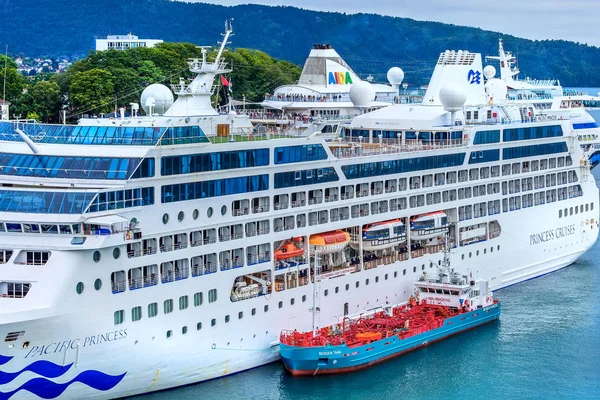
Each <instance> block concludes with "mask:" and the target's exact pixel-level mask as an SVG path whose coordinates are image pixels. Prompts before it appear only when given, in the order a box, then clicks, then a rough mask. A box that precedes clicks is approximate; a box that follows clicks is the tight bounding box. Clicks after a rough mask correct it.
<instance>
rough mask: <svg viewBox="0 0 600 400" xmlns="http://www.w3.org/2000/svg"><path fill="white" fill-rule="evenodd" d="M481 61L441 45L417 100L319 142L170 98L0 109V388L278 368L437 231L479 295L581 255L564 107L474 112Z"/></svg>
mask: <svg viewBox="0 0 600 400" xmlns="http://www.w3.org/2000/svg"><path fill="white" fill-rule="evenodd" d="M482 73H483V68H482V62H481V55H480V54H476V53H469V52H444V53H442V55H441V56H440V59H439V61H438V63H437V65H436V67H435V71H434V73H433V76H432V80H431V82H430V84H429V86H428V88H429V89H428V93H427V96H425V98H424V102H423V104H398V105H392V106H388V107H385V108H382V109H379V110H377V111H374V112H372V113H368V114H364V115H361V116H359V117H357V118H355V119H354V120H353V121H352V122H351V123H349V124H348V125H346V126H345V127H344V129H343V131H342V132H341V134H340V135H339V137H337V138H335V139H334V140H326V137H325V136H323V135H320V134H311V135H298V136H296V135H292V134H289V133H281V134H278V135H273V134H270V133H264V134H261V133H259V132H255V133H250V132H245V131H244V130H235V129H230V130H228V132H226V131H227V130H226V129H221V133H223V132H226V133H225V134H221V135H215V134H209V133H210V132H205V131H204V129H205V127H206V126H211V124H214V125H215V126H216V125H217V123H216V120H215V119H210V117H209V116H206V117H190V116H188V117H186V116H183V115H182V116H175V115H171V114H172V112H171V111H170V110H169V111H167V112H166V113H165V114H166V115H165V116H163V117H154V118H153V120H152V121H153V123H150V124H147V123H145V122H144V121H146V120H147V117H140V119H139V120H138V119H136V118H134V117H132V118H125V117H123V118H117V119H116V120H108V121H104V120H100V119H99V120H93V119H88V120H85V121H82V123H80V124H79V125H77V126H64V125H42V124H37V123H24V122H15V121H2V122H0V141H2V151H1V152H0V175H1V182H2V187H1V188H0V216H1V218H0V221H1V222H0V243H1V245H0V261H1V262H2V264H1V265H0V338H3V340H4V341H3V346H2V349H1V350H0V397H4V398H11V399H22V398H23V399H24V398H31V397H32V396H33V395H38V396H40V397H44V398H55V397H57V396H59V395H60V396H62V397H63V398H74V399H75V398H77V399H78V398H83V397H89V398H114V397H122V396H129V395H134V394H139V393H146V392H151V391H156V390H161V389H166V388H170V387H174V386H179V385H185V384H190V383H195V382H201V381H204V380H208V379H213V378H218V377H222V376H226V375H229V374H233V373H236V372H240V371H243V370H246V369H250V368H253V367H256V366H260V365H263V364H266V363H269V362H272V361H275V360H277V359H278V358H279V334H280V332H281V331H282V330H285V329H298V330H299V331H307V330H310V329H311V328H312V327H313V325H315V326H316V327H323V326H328V325H332V324H335V323H338V322H340V320H341V319H342V318H343V317H344V316H347V315H357V314H360V313H361V312H363V311H364V312H366V311H367V310H372V309H374V308H377V307H385V306H386V305H389V304H399V303H402V302H405V301H407V299H408V297H409V296H410V295H411V293H412V292H413V282H414V281H415V280H416V279H417V278H418V276H420V275H421V274H422V273H423V272H424V271H429V270H430V269H431V271H433V269H432V268H433V265H435V264H441V263H442V261H443V260H444V253H445V247H446V245H448V246H449V247H451V248H452V255H451V258H452V265H453V267H454V268H455V269H456V271H457V273H461V274H467V273H468V274H469V275H472V276H473V278H474V279H476V280H485V281H488V282H489V286H490V289H491V290H496V289H500V288H503V287H506V286H509V285H513V284H516V283H519V282H522V281H524V280H527V279H531V278H535V277H537V276H540V275H543V274H547V273H550V272H553V271H555V270H557V269H560V268H563V267H565V266H568V265H569V264H571V263H572V262H574V261H575V260H577V258H578V257H580V256H581V255H582V254H583V253H584V252H586V251H587V250H588V249H589V248H590V247H591V246H592V245H593V244H594V242H595V241H596V238H597V231H598V218H599V215H598V210H599V205H598V189H597V187H596V183H595V181H594V178H593V176H592V175H591V173H590V166H589V163H587V162H586V159H585V157H584V153H583V150H582V149H581V147H580V146H579V143H578V141H577V134H576V132H575V131H574V129H573V126H572V124H571V121H570V120H568V119H559V118H556V117H554V116H552V115H548V114H546V113H545V112H544V110H540V109H538V108H536V107H535V106H533V105H531V104H523V103H512V102H510V101H507V100H505V99H502V100H500V98H499V97H496V99H497V100H495V101H494V103H493V104H490V103H489V100H488V98H487V97H486V96H487V95H488V92H489V91H488V92H486V90H485V88H484V80H483V77H482ZM211 84H212V82H211ZM207 85H208V82H207ZM492 90H501V89H498V88H495V89H494V88H492ZM184 91H185V90H184ZM357 93H358V95H360V94H361V93H362V94H365V93H367V94H368V91H360V90H359V91H358V92H357ZM196 95H197V91H196V90H190V96H187V97H189V98H188V99H187V100H186V96H185V94H181V93H180V98H179V99H178V101H179V100H181V99H182V97H183V99H182V101H183V100H185V101H186V102H187V103H189V102H190V101H195V100H192V99H194V96H196ZM358 97H360V96H358ZM358 100H360V99H358ZM363 100H365V101H366V102H367V103H368V101H369V99H368V98H367V99H363ZM180 103H181V102H180ZM148 104H152V102H151V101H150V102H148ZM175 104H177V103H175ZM177 114H179V113H177ZM217 117H218V116H215V118H217ZM188 118H189V119H188ZM203 118H207V119H206V120H204V119H203ZM140 121H141V122H140ZM211 121H212V122H211ZM230 121H231V120H230ZM230 123H233V122H230ZM203 124H204V125H203ZM378 226H379V227H380V228H382V227H385V228H386V229H387V233H385V232H379V231H381V229H379V230H378V229H377V227H378ZM386 234H387V235H388V236H387V238H388V239H390V240H389V241H388V242H386V237H385V235H386ZM443 237H447V238H448V240H447V244H446V242H445V241H443V242H442V241H441V239H440V238H443ZM367 241H368V245H367V246H365V245H364V244H365V242H367ZM390 244H391V245H390Z"/></svg>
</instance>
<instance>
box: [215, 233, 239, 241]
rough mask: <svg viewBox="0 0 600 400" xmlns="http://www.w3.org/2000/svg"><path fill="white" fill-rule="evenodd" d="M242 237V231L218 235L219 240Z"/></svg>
mask: <svg viewBox="0 0 600 400" xmlns="http://www.w3.org/2000/svg"><path fill="white" fill-rule="evenodd" d="M243 237H244V234H243V233H232V234H230V235H220V236H219V240H220V241H221V242H227V241H230V240H237V239H242V238H243Z"/></svg>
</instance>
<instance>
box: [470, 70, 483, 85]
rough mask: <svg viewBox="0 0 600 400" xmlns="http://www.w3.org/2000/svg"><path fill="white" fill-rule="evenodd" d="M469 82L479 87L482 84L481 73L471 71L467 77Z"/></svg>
mask: <svg viewBox="0 0 600 400" xmlns="http://www.w3.org/2000/svg"><path fill="white" fill-rule="evenodd" d="M467 80H468V81H469V84H471V85H479V84H481V72H479V71H473V70H470V71H469V74H468V75H467Z"/></svg>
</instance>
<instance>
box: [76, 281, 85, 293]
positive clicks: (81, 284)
mask: <svg viewBox="0 0 600 400" xmlns="http://www.w3.org/2000/svg"><path fill="white" fill-rule="evenodd" d="M83 288H84V285H83V282H79V283H77V285H75V291H76V292H77V294H81V293H83Z"/></svg>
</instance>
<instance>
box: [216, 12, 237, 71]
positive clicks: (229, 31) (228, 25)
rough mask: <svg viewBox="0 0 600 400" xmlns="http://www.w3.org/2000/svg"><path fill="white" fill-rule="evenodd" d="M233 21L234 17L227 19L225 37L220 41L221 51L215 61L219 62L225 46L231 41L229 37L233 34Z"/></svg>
mask: <svg viewBox="0 0 600 400" xmlns="http://www.w3.org/2000/svg"><path fill="white" fill-rule="evenodd" d="M232 21H233V18H231V19H230V20H228V21H225V34H223V36H224V38H223V41H222V42H220V45H221V47H220V48H219V52H218V53H217V58H216V59H215V63H218V61H219V60H220V59H221V56H222V55H223V51H224V50H225V46H226V45H227V44H228V43H229V42H228V40H229V37H230V36H231V35H232V34H233V28H232V26H231V22H232Z"/></svg>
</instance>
